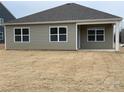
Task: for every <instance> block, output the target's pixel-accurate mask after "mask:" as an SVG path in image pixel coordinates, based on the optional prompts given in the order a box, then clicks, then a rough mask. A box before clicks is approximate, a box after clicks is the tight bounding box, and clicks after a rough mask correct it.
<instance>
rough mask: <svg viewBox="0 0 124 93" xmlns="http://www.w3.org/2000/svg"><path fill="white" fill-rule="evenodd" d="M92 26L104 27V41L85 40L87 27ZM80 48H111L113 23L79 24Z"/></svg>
mask: <svg viewBox="0 0 124 93" xmlns="http://www.w3.org/2000/svg"><path fill="white" fill-rule="evenodd" d="M92 27H103V28H104V29H105V42H87V29H88V28H92ZM80 31H81V32H80V33H81V37H80V38H81V39H80V41H81V42H80V45H81V49H113V25H112V24H103V25H82V26H80Z"/></svg>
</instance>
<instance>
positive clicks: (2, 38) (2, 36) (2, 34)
mask: <svg viewBox="0 0 124 93" xmlns="http://www.w3.org/2000/svg"><path fill="white" fill-rule="evenodd" d="M0 33H2V35H1V36H2V39H0V40H3V32H0Z"/></svg>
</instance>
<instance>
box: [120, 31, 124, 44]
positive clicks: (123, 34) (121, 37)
mask: <svg viewBox="0 0 124 93" xmlns="http://www.w3.org/2000/svg"><path fill="white" fill-rule="evenodd" d="M120 42H121V43H124V29H122V30H121V32H120Z"/></svg>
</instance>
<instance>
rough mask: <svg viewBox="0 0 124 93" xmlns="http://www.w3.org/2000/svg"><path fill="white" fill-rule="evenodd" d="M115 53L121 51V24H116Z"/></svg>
mask: <svg viewBox="0 0 124 93" xmlns="http://www.w3.org/2000/svg"><path fill="white" fill-rule="evenodd" d="M115 51H119V22H116V24H115Z"/></svg>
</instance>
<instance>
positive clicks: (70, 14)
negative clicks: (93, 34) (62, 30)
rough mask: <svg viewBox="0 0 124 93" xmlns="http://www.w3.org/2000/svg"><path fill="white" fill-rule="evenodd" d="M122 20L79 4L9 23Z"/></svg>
mask: <svg viewBox="0 0 124 93" xmlns="http://www.w3.org/2000/svg"><path fill="white" fill-rule="evenodd" d="M110 18H111V19H114V18H116V19H120V20H121V18H120V17H118V16H115V15H112V14H108V13H105V12H101V11H98V10H95V9H91V8H88V7H85V6H82V5H79V4H75V3H68V4H65V5H62V6H58V7H55V8H52V9H48V10H46V11H43V12H39V13H35V14H32V15H29V16H25V17H22V18H19V19H16V20H13V21H11V22H9V23H25V22H48V21H68V20H69V21H70V20H92V19H110Z"/></svg>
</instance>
